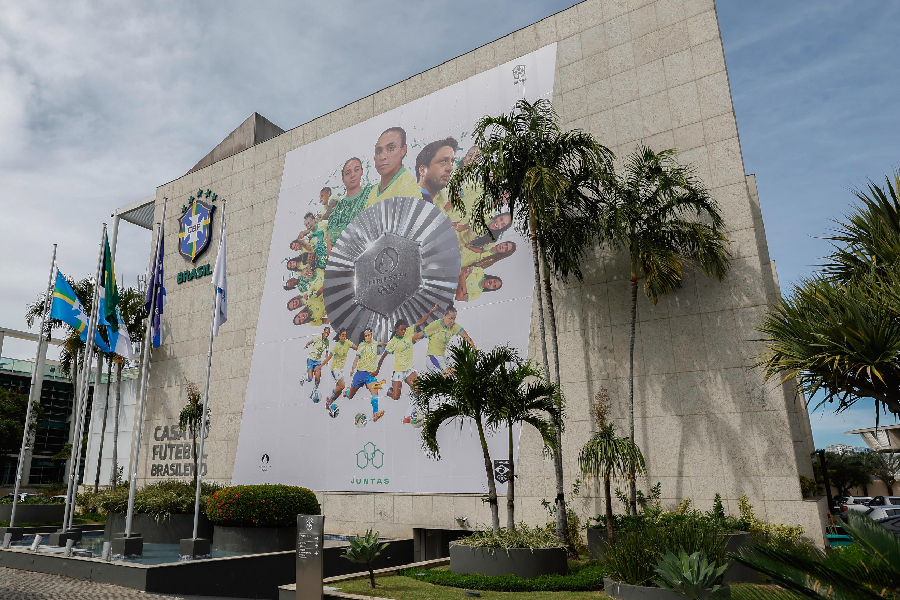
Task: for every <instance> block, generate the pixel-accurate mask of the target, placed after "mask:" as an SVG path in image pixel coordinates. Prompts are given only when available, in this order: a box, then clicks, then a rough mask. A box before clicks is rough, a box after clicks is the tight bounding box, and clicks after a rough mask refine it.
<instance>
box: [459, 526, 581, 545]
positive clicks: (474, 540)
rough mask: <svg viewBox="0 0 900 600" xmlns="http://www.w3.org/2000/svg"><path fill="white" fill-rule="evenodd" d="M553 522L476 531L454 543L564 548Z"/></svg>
mask: <svg viewBox="0 0 900 600" xmlns="http://www.w3.org/2000/svg"><path fill="white" fill-rule="evenodd" d="M553 526H554V524H553V523H548V524H547V525H546V526H544V527H529V526H528V525H526V524H525V523H519V524H518V525H516V529H515V530H514V531H510V530H508V529H501V530H499V531H496V532H495V531H494V530H492V529H489V530H487V531H476V532H474V533H473V534H472V535H469V536H466V537H464V538H462V539H460V540H457V541H456V542H454V543H456V544H460V545H462V546H471V547H473V548H503V549H506V550H508V549H510V548H529V549H531V550H535V549H538V548H565V547H566V545H565V544H563V543H562V542H560V541H559V540H558V539H557V538H556V533H555V532H554V531H553Z"/></svg>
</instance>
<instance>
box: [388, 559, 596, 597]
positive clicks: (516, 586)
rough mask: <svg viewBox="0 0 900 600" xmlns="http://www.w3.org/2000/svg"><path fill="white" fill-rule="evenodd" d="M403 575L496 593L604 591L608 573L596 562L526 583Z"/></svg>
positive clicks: (439, 572) (437, 572)
mask: <svg viewBox="0 0 900 600" xmlns="http://www.w3.org/2000/svg"><path fill="white" fill-rule="evenodd" d="M399 574H400V575H402V576H404V577H409V578H411V579H417V580H419V581H424V582H426V583H431V584H434V585H443V586H447V587H455V588H464V589H468V590H484V591H494V592H564V591H572V592H590V591H594V590H602V589H603V577H604V575H605V574H606V572H605V571H604V569H603V565H601V564H600V563H596V562H588V563H577V562H570V563H569V574H568V575H541V576H540V577H534V578H532V579H523V578H521V577H516V576H515V575H493V576H492V575H460V574H458V573H454V572H453V571H451V570H449V569H429V570H427V571H423V570H421V569H415V568H413V569H404V570H402V571H400V573H399Z"/></svg>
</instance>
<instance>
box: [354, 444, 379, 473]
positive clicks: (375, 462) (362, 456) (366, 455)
mask: <svg viewBox="0 0 900 600" xmlns="http://www.w3.org/2000/svg"><path fill="white" fill-rule="evenodd" d="M369 465H372V466H373V467H375V468H376V469H380V468H381V467H383V466H384V452H382V451H381V450H379V449H378V448H377V447H376V446H375V444H373V443H372V442H368V443H367V444H366V445H365V446H363V449H362V450H360V451H359V452H357V453H356V466H357V467H359V468H360V469H365V468H366V467H368V466H369Z"/></svg>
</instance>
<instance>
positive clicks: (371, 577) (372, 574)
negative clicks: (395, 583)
mask: <svg viewBox="0 0 900 600" xmlns="http://www.w3.org/2000/svg"><path fill="white" fill-rule="evenodd" d="M366 568H368V569H369V583H370V584H371V586H372V588H373V589H374V588H375V571H373V570H372V563H366Z"/></svg>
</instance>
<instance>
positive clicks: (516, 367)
mask: <svg viewBox="0 0 900 600" xmlns="http://www.w3.org/2000/svg"><path fill="white" fill-rule="evenodd" d="M497 350H498V351H499V350H505V352H506V358H508V360H507V361H506V362H505V363H503V364H501V365H500V366H499V367H498V369H497V371H496V373H495V375H494V376H493V377H492V378H491V379H490V380H489V381H487V382H485V383H486V384H487V385H489V386H490V391H489V397H488V402H489V410H488V415H487V416H488V424H489V426H490V427H491V428H498V427H500V426H502V425H505V426H506V428H507V433H508V436H509V480H508V483H507V487H506V528H507V529H509V530H510V531H515V529H516V519H515V512H516V500H515V495H516V470H515V461H514V456H513V448H514V444H513V426H514V425H516V424H517V423H527V424H529V425H531V426H532V427H534V428H535V429H537V430H538V433H540V435H541V439H543V441H544V446H545V448H547V449H550V450H551V451H552V450H553V448H554V447H555V445H556V444H557V443H558V439H559V438H558V437H557V435H556V432H557V429H558V428H559V427H560V425H561V423H562V419H563V413H562V410H561V406H562V402H561V401H560V400H559V399H557V397H556V396H557V393H558V392H557V388H556V386H554V385H553V384H552V383H548V382H547V381H545V380H544V379H543V378H542V377H541V373H540V372H539V371H538V370H537V369H535V368H534V367H533V366H532V365H531V363H530V362H529V361H523V360H522V359H521V358H520V357H519V355H518V353H517V352H516V351H515V350H513V349H512V348H509V347H500V348H498V349H497Z"/></svg>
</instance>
